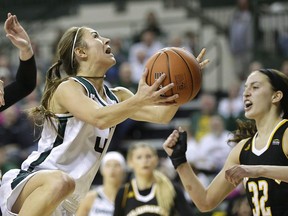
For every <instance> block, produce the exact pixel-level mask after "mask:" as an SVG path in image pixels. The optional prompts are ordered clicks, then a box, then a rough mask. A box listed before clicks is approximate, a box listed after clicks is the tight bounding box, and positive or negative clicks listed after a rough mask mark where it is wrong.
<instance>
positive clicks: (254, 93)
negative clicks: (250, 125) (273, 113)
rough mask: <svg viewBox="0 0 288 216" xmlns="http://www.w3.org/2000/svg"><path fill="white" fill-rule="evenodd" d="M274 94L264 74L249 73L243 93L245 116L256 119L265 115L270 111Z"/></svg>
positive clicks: (257, 72)
mask: <svg viewBox="0 0 288 216" xmlns="http://www.w3.org/2000/svg"><path fill="white" fill-rule="evenodd" d="M274 93H275V92H274V91H273V89H272V85H271V84H270V82H269V78H268V77H267V76H266V75H265V74H263V73H261V72H259V71H254V72H253V73H251V74H250V75H249V77H248V78H247V80H246V83H245V90H244V93H243V102H244V111H245V116H246V117H247V118H249V119H257V118H261V117H263V116H264V115H266V114H267V113H268V112H269V111H270V110H271V107H272V98H273V94H274Z"/></svg>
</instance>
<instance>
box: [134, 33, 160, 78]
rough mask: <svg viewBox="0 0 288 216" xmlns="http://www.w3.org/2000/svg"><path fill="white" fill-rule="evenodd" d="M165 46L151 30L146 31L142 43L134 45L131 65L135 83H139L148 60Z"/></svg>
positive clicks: (142, 36)
mask: <svg viewBox="0 0 288 216" xmlns="http://www.w3.org/2000/svg"><path fill="white" fill-rule="evenodd" d="M163 47H164V45H163V44H162V43H161V42H160V41H159V40H158V39H157V37H156V36H155V33H154V32H153V31H151V30H145V31H144V32H143V33H142V35H141V41H140V42H138V43H135V44H133V45H132V46H131V47H130V49H129V63H130V64H131V67H132V71H133V76H132V79H133V82H139V80H140V78H141V76H142V73H143V71H144V66H145V63H146V61H147V59H148V58H150V57H151V56H152V55H153V54H155V53H156V52H157V51H158V50H160V49H162V48H163Z"/></svg>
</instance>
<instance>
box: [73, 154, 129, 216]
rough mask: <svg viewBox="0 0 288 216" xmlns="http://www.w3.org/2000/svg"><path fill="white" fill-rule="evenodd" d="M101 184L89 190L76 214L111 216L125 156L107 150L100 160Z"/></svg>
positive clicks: (120, 181) (83, 215)
mask: <svg viewBox="0 0 288 216" xmlns="http://www.w3.org/2000/svg"><path fill="white" fill-rule="evenodd" d="M100 172H101V175H102V177H103V184H102V185H99V186H97V187H96V188H94V189H92V190H90V191H89V192H88V193H87V195H86V197H85V198H84V199H83V200H82V201H81V203H80V206H79V208H78V210H77V214H76V215H77V216H88V215H89V216H99V215H101V216H112V215H113V213H114V202H115V197H116V194H117V192H118V190H119V188H120V187H121V186H122V184H123V183H124V179H125V176H126V161H125V158H124V157H123V156H122V155H121V154H120V153H118V152H112V151H111V152H108V153H107V154H105V155H104V157H103V159H102V161H101V167H100Z"/></svg>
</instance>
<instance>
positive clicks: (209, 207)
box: [195, 202, 217, 213]
mask: <svg viewBox="0 0 288 216" xmlns="http://www.w3.org/2000/svg"><path fill="white" fill-rule="evenodd" d="M195 205H196V207H197V209H198V210H199V211H200V212H203V213H205V212H211V211H213V210H214V209H215V208H216V207H217V204H214V203H213V202H206V203H205V202H201V203H195Z"/></svg>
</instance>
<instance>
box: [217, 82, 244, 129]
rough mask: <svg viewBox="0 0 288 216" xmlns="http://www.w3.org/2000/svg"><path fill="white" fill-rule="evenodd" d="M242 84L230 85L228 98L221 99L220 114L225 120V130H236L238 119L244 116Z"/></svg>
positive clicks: (234, 83)
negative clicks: (241, 94)
mask: <svg viewBox="0 0 288 216" xmlns="http://www.w3.org/2000/svg"><path fill="white" fill-rule="evenodd" d="M240 84H241V83H240V82H238V81H235V82H233V83H231V84H230V85H229V88H228V91H227V93H228V95H227V97H223V98H221V99H220V101H219V104H218V113H219V114H220V115H221V116H222V117H223V118H224V119H225V128H226V129H227V130H229V131H234V130H236V128H237V126H236V121H235V120H236V119H237V118H239V117H240V116H241V115H243V111H244V107H243V101H242V97H241V96H240V93H239V92H240Z"/></svg>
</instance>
